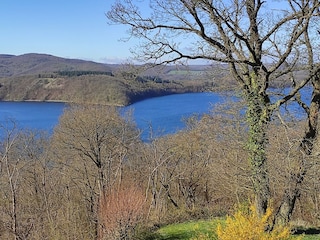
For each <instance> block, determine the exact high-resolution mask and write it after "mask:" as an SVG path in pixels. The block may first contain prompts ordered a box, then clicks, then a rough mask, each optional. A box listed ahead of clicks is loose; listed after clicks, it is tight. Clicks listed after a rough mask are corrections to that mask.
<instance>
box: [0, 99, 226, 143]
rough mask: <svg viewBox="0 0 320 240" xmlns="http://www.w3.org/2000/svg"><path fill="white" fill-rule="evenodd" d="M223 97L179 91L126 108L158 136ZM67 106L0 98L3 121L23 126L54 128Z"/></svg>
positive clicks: (141, 125)
mask: <svg viewBox="0 0 320 240" xmlns="http://www.w3.org/2000/svg"><path fill="white" fill-rule="evenodd" d="M219 101H222V97H220V95H218V94H216V93H188V94H175V95H169V96H164V97H157V98H150V99H147V100H144V101H141V102H137V103H135V104H132V105H130V106H128V107H125V108H124V110H128V109H133V111H134V120H135V122H136V123H137V126H138V128H139V129H141V130H142V131H143V135H142V138H143V139H146V138H148V136H149V134H148V131H149V129H150V126H152V129H153V131H154V133H155V135H156V136H159V135H163V134H168V133H174V132H175V131H177V130H180V129H182V128H183V127H184V126H185V125H184V122H183V118H187V117H189V116H191V115H192V114H203V113H206V112H209V111H210V109H211V105H212V104H213V103H217V102H219ZM65 107H66V104H64V103H54V102H0V124H5V123H6V121H8V120H9V119H13V120H15V121H16V122H17V123H18V126H19V127H21V128H29V129H39V130H46V131H49V132H52V130H53V128H54V127H55V126H56V124H57V123H58V120H59V117H60V116H61V114H62V112H63V109H64V108H65Z"/></svg>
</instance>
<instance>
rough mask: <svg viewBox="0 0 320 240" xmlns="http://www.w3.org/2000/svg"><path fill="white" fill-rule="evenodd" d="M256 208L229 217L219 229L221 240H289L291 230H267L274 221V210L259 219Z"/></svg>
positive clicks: (279, 227)
mask: <svg viewBox="0 0 320 240" xmlns="http://www.w3.org/2000/svg"><path fill="white" fill-rule="evenodd" d="M256 212H257V211H256V209H255V207H253V206H251V207H250V208H249V209H246V208H243V207H242V208H241V207H240V208H239V209H238V210H237V211H236V212H235V213H234V215H233V216H228V217H227V219H226V221H225V224H223V225H222V224H219V225H218V227H217V236H218V239H219V240H234V239H238V240H287V239H290V229H289V228H288V227H284V226H276V227H274V228H273V230H272V231H266V228H267V227H268V225H269V224H270V222H271V220H272V209H271V208H268V209H267V211H266V213H265V214H264V216H262V217H259V216H258V215H257V213H256Z"/></svg>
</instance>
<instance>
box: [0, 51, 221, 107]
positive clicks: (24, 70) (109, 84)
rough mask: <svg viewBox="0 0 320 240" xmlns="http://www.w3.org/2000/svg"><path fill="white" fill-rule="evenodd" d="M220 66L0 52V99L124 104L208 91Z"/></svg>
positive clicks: (217, 76) (217, 74) (219, 71)
mask: <svg viewBox="0 0 320 240" xmlns="http://www.w3.org/2000/svg"><path fill="white" fill-rule="evenodd" d="M224 74H225V69H224V67H223V66H222V67H220V68H219V69H218V68H214V70H212V67H210V68H209V67H208V66H193V67H181V66H180V67H177V66H168V67H155V66H151V65H145V66H133V65H130V64H123V65H110V64H102V63H95V62H90V61H84V60H78V59H64V58H59V57H55V56H51V55H46V54H25V55H21V56H13V55H0V100H3V101H64V102H86V103H102V104H112V105H127V104H130V103H132V102H134V101H138V100H141V99H144V98H146V97H154V96H160V95H167V94H173V93H183V92H199V91H208V90H212V89H213V88H214V87H215V86H216V85H215V79H216V78H222V77H224Z"/></svg>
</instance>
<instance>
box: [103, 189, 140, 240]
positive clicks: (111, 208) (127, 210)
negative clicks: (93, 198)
mask: <svg viewBox="0 0 320 240" xmlns="http://www.w3.org/2000/svg"><path fill="white" fill-rule="evenodd" d="M145 213H146V211H145V196H144V194H143V192H142V191H141V190H140V189H138V188H136V187H127V188H123V189H119V190H114V191H112V192H111V193H110V194H109V195H108V196H107V197H106V198H105V200H104V201H101V203H100V214H101V215H100V217H101V220H102V224H103V233H102V238H101V239H108V240H109V239H110V240H111V239H112V240H113V239H121V240H125V239H131V236H132V235H133V234H134V230H135V228H136V226H137V225H138V224H139V223H140V222H141V220H143V219H144V216H145Z"/></svg>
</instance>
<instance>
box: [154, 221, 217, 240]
mask: <svg viewBox="0 0 320 240" xmlns="http://www.w3.org/2000/svg"><path fill="white" fill-rule="evenodd" d="M221 221H222V220H221V219H216V220H214V221H197V222H186V223H179V224H172V225H168V226H165V227H163V228H161V229H159V231H158V233H159V235H160V236H161V237H160V239H161V240H164V239H166V240H173V239H186V240H188V239H192V238H194V237H196V236H198V235H199V234H200V233H201V234H205V235H206V234H208V235H209V236H210V237H211V238H212V239H217V237H216V235H215V233H214V231H213V229H215V228H216V227H217V225H218V223H220V222H221Z"/></svg>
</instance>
